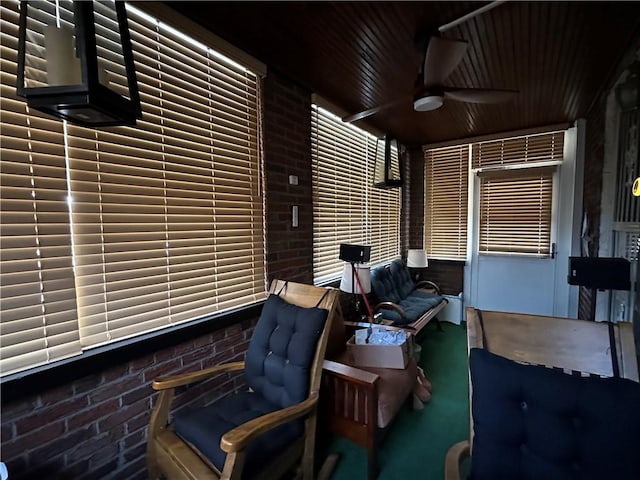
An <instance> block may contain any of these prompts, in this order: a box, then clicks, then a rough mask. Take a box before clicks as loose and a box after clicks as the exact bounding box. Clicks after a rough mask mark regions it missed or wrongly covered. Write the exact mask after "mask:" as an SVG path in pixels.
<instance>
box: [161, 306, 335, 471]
mask: <svg viewBox="0 0 640 480" xmlns="http://www.w3.org/2000/svg"><path fill="white" fill-rule="evenodd" d="M327 313H328V312H327V310H325V309H322V308H302V307H298V306H296V305H292V304H289V303H287V302H286V301H284V300H283V299H281V298H280V297H278V296H277V295H270V296H269V297H268V298H267V301H266V302H265V304H264V307H263V309H262V314H261V315H260V320H259V321H258V323H257V325H256V328H255V329H254V332H253V336H252V337H251V342H250V344H249V349H248V350H247V355H246V359H245V376H246V380H247V384H248V385H249V387H251V389H252V391H249V392H241V393H236V394H231V395H228V396H226V397H224V398H222V399H220V400H218V401H216V402H214V403H213V404H211V405H209V406H207V407H204V408H198V409H192V410H187V411H185V412H181V413H180V414H178V415H176V416H175V418H174V420H173V422H172V425H173V429H174V431H175V432H176V433H177V434H178V435H179V436H181V437H182V438H184V439H185V440H186V441H188V442H189V443H191V444H193V445H194V446H195V447H196V448H197V449H198V450H199V451H200V452H201V453H202V454H203V455H204V456H205V457H207V458H208V459H209V460H210V461H211V462H212V463H213V464H214V465H215V466H216V467H217V468H218V469H220V470H221V469H222V468H223V467H224V462H225V458H226V453H225V452H224V451H222V449H221V448H220V440H221V438H222V436H223V435H224V434H225V433H226V432H228V431H229V430H231V429H233V428H235V427H236V426H238V425H241V424H243V423H245V422H247V421H249V420H252V419H254V418H257V417H259V416H262V415H264V414H266V413H269V412H273V411H275V410H280V409H282V408H285V407H289V406H291V405H294V404H296V403H299V402H301V401H303V400H305V399H306V398H307V396H308V394H309V379H310V373H311V372H310V368H311V364H312V362H313V357H314V355H315V351H316V344H317V342H318V338H319V337H320V334H321V332H322V329H323V328H324V324H325V322H326V319H327ZM302 433H303V420H298V421H295V422H290V423H287V424H284V425H282V426H280V427H278V428H275V429H273V430H270V431H268V432H266V433H264V434H263V435H261V436H260V437H258V438H257V439H256V440H254V441H253V442H252V443H251V444H250V445H249V446H248V447H247V450H246V455H247V457H246V463H245V470H244V474H243V478H252V476H254V475H255V474H257V473H259V472H260V469H261V467H262V466H263V465H264V464H265V462H266V461H267V460H270V459H272V458H273V457H274V455H276V454H277V453H278V452H279V451H281V450H282V449H284V448H285V447H286V446H287V445H289V444H290V443H291V441H293V440H295V439H296V438H297V437H299V436H300V435H302Z"/></svg>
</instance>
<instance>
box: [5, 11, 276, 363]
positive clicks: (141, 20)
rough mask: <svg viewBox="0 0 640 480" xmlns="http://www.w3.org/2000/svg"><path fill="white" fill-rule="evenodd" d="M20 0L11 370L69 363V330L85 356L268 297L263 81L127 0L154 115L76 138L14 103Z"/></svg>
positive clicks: (8, 214)
mask: <svg viewBox="0 0 640 480" xmlns="http://www.w3.org/2000/svg"><path fill="white" fill-rule="evenodd" d="M17 8H18V7H17V2H16V3H12V4H10V5H8V6H6V7H5V2H3V4H2V22H3V23H2V130H3V131H2V135H3V140H2V147H3V151H2V176H1V177H0V178H1V181H2V235H3V237H2V245H1V251H0V252H1V254H2V332H1V334H2V351H1V352H2V362H3V363H2V374H6V373H9V372H10V371H13V370H19V369H24V368H27V367H30V366H34V365H36V364H39V363H45V362H48V361H52V360H54V359H56V358H59V357H60V356H61V354H59V353H58V352H57V351H55V352H54V353H51V350H52V347H55V346H56V343H55V342H57V341H58V338H60V339H64V340H65V342H66V343H67V344H68V345H69V347H71V346H72V347H73V349H71V350H69V349H66V350H65V351H64V354H65V355H68V354H71V353H80V346H81V345H82V347H83V348H90V347H94V346H97V345H100V344H104V343H108V342H113V341H116V340H120V339H124V338H127V337H131V336H133V335H137V334H140V333H144V332H149V331H152V330H155V329H160V328H163V327H166V326H169V325H173V324H178V323H182V322H186V321H189V320H193V319H196V318H201V317H203V316H208V315H211V314H215V313H217V312H222V311H225V310H228V309H232V308H235V307H239V306H242V305H247V304H250V303H252V302H255V301H257V300H261V299H263V298H264V296H265V267H264V262H265V258H264V240H263V239H264V225H263V198H262V174H261V168H262V167H261V165H262V164H261V162H262V160H261V152H260V141H259V138H260V122H259V118H260V108H261V107H260V102H261V99H260V97H261V94H260V79H259V78H258V77H257V76H256V75H255V74H254V73H252V72H250V71H248V70H247V69H246V68H244V67H242V66H240V65H238V64H236V63H235V62H233V61H230V60H228V59H226V58H224V57H221V56H220V55H219V54H217V53H216V52H215V51H213V50H211V49H209V48H206V47H204V46H203V45H201V44H198V43H195V42H193V41H191V40H190V39H188V38H186V37H184V36H183V35H181V34H180V33H179V32H177V31H175V30H173V29H172V28H170V27H168V26H167V25H165V24H162V23H160V22H158V21H156V20H154V19H153V18H150V17H149V16H147V15H145V14H143V13H142V12H140V11H139V10H136V9H135V8H131V6H130V5H127V9H128V16H129V26H130V30H131V36H132V42H133V48H134V57H135V62H136V71H137V77H138V83H139V88H140V95H141V99H142V108H143V120H141V121H139V122H138V124H137V126H136V127H111V128H106V129H100V130H94V129H87V128H81V127H77V126H73V125H68V127H67V135H66V137H65V134H64V132H63V123H62V122H60V121H57V120H53V119H47V118H43V117H40V116H38V115H33V114H31V115H29V114H25V109H26V106H25V103H24V102H23V101H21V100H18V99H16V98H15V57H16V53H15V49H16V46H17V40H16V36H17ZM104 45H105V47H104V48H108V42H107V43H104ZM105 58H106V59H107V60H106V61H107V64H106V65H105V68H106V69H107V71H108V72H109V80H110V82H111V83H112V86H113V85H114V84H115V85H116V88H119V87H118V86H117V85H118V84H120V85H122V83H123V81H124V78H123V77H122V76H120V75H118V73H117V69H116V68H111V66H110V65H109V60H108V55H105ZM65 138H66V142H67V144H68V151H67V155H66V157H65ZM9 139H11V141H9ZM65 162H67V163H68V168H65ZM68 194H70V198H71V200H72V201H71V202H67V196H68ZM71 234H73V235H72V236H71ZM5 236H6V237H7V238H6V239H5ZM72 238H73V242H72ZM72 247H73V254H74V256H73V262H74V263H75V271H74V269H73V268H72ZM14 270H15V273H14ZM9 272H11V274H9ZM51 292H52V293H51ZM65 295H66V296H68V299H67V298H66V297H65ZM76 299H77V300H76ZM64 302H67V303H64ZM76 303H77V311H76ZM63 304H64V309H63V307H62V305H63ZM24 322H26V323H24ZM18 323H20V325H24V328H22V327H21V326H19V325H18ZM52 325H53V326H52ZM67 326H69V333H67V331H66V330H63V327H65V328H66V327H67ZM41 331H44V335H43V338H44V339H38V338H37V335H36V334H39V332H41ZM14 339H15V340H14ZM9 342H11V343H9ZM29 344H33V345H34V347H33V348H30V350H31V351H30V352H26V356H30V357H31V358H29V359H28V360H27V361H25V362H21V363H18V361H13V360H11V357H10V356H9V354H11V355H13V356H14V357H16V358H18V357H19V356H20V355H22V354H23V353H22V350H24V349H26V348H27V347H28V345H29ZM45 347H47V348H46V349H45ZM14 350H16V351H17V353H15V354H14V353H13V352H14ZM10 362H13V363H10ZM8 368H11V369H12V370H8Z"/></svg>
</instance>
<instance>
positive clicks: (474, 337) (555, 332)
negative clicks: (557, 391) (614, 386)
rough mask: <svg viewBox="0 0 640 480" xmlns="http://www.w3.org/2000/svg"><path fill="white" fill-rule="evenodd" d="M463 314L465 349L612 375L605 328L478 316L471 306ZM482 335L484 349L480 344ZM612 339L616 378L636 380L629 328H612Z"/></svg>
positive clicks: (548, 319)
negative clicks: (618, 372) (466, 337)
mask: <svg viewBox="0 0 640 480" xmlns="http://www.w3.org/2000/svg"><path fill="white" fill-rule="evenodd" d="M466 313H467V329H468V334H467V335H468V347H469V349H471V348H473V347H479V348H482V347H488V350H489V351H490V352H492V353H495V354H496V355H500V356H502V357H506V358H509V359H511V360H515V361H518V362H523V363H529V364H534V365H546V366H549V367H556V368H561V369H563V370H566V371H573V372H582V373H585V374H594V375H599V376H604V377H611V376H613V361H612V356H611V347H610V343H609V327H608V325H607V324H606V323H602V322H592V321H587V320H574V319H570V318H561V317H549V316H542V315H529V314H522V313H508V312H495V311H488V310H482V311H479V310H476V309H475V308H472V307H468V308H467V312H466ZM480 316H481V317H482V322H481V321H480ZM483 331H484V338H485V339H486V341H487V343H488V345H484V341H483ZM613 339H614V344H615V352H616V354H617V359H618V365H619V368H620V376H621V377H623V378H629V379H631V380H635V381H638V364H637V359H636V356H635V346H634V340H633V327H632V325H631V324H630V323H626V322H624V323H617V324H614V325H613Z"/></svg>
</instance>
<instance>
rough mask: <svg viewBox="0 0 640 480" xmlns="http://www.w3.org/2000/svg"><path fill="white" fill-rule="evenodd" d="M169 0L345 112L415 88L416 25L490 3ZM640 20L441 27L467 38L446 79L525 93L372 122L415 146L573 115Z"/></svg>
mask: <svg viewBox="0 0 640 480" xmlns="http://www.w3.org/2000/svg"><path fill="white" fill-rule="evenodd" d="M168 3H169V4H170V5H171V6H172V7H173V8H175V9H176V10H178V11H180V12H181V13H183V14H184V15H186V16H187V17H189V18H191V19H193V20H194V21H196V22H199V23H200V24H201V25H203V26H204V27H206V28H207V29H209V30H211V31H212V32H214V33H216V34H217V35H219V36H220V37H222V38H224V39H225V40H227V41H229V42H231V43H232V44H234V45H236V46H237V47H240V48H241V49H243V50H245V51H246V52H248V53H250V54H251V55H253V56H255V57H256V58H258V59H260V60H261V61H263V62H264V63H266V64H267V66H268V67H269V68H270V69H273V70H275V71H278V72H280V73H281V74H285V75H286V76H288V77H290V78H291V79H293V80H295V81H296V82H298V83H300V84H301V85H303V86H305V87H306V88H308V89H309V90H310V91H312V92H316V93H318V94H319V95H321V96H323V97H324V98H326V99H328V100H329V101H331V102H332V103H334V104H336V105H338V106H339V107H341V108H343V109H344V110H345V111H346V112H348V113H356V112H359V111H361V110H365V109H368V108H371V107H374V106H376V105H379V104H383V103H387V102H390V101H392V100H394V99H396V98H398V97H402V96H405V95H408V94H410V93H411V92H412V90H413V86H414V82H415V80H416V77H417V75H418V70H419V68H420V65H421V62H422V61H423V55H424V52H421V51H420V50H419V49H417V48H416V46H415V42H414V36H415V34H416V32H418V31H419V30H424V29H426V30H428V31H434V32H435V31H437V28H438V27H439V26H440V25H443V24H445V23H448V22H451V21H453V20H456V19H458V18H460V17H462V16H463V15H465V14H466V13H469V12H471V11H474V10H476V9H478V8H479V7H481V6H482V5H485V4H486V2H168ZM639 26H640V3H639V2H620V3H618V2H591V1H588V2H521V1H511V2H506V3H503V4H501V5H499V6H497V7H496V8H494V9H492V10H490V11H489V12H486V13H483V14H481V15H480V16H478V17H475V18H473V19H471V20H468V21H466V22H464V23H462V24H460V25H459V26H456V27H454V28H451V29H450V30H447V31H446V32H444V33H443V34H442V36H444V37H448V38H462V39H465V40H467V41H468V42H469V48H468V50H467V53H466V55H465V56H464V58H463V60H462V62H461V63H460V65H459V67H458V68H456V69H455V70H454V71H453V73H452V74H451V75H450V76H449V77H448V79H447V80H446V85H455V86H462V87H487V88H507V89H515V90H518V92H519V93H518V94H517V96H516V97H515V98H514V99H513V100H510V101H509V102H507V103H503V104H491V105H487V104H469V103H460V102H456V101H449V100H445V104H444V106H443V107H441V108H440V109H438V110H435V111H432V112H421V113H420V112H414V111H413V108H412V106H411V102H410V101H409V102H407V103H406V104H402V105H399V106H396V107H394V108H390V109H387V110H385V111H382V112H380V113H378V114H376V115H374V116H372V117H370V118H368V119H367V120H365V121H366V122H368V123H369V124H370V125H372V126H373V127H375V128H376V129H378V130H380V131H383V132H388V133H391V134H393V135H395V136H397V138H399V139H400V140H401V141H402V142H403V143H405V144H407V145H424V144H428V143H435V142H440V141H446V140H452V139H461V138H467V137H471V136H476V135H484V134H489V133H496V132H503V131H510V130H518V129H523V128H530V127H538V126H545V125H550V124H555V123H561V122H572V121H574V120H575V119H577V118H581V117H585V116H586V115H587V113H588V111H589V109H590V108H591V106H592V104H593V103H594V102H596V101H597V99H598V97H599V96H600V95H601V93H602V92H603V91H605V92H606V91H607V90H608V89H609V88H610V86H611V85H610V83H611V81H612V80H614V77H615V76H616V75H617V74H619V68H620V62H621V60H622V59H623V57H625V54H626V57H629V55H630V52H631V51H632V47H633V48H637V46H638V45H637V36H638V32H639Z"/></svg>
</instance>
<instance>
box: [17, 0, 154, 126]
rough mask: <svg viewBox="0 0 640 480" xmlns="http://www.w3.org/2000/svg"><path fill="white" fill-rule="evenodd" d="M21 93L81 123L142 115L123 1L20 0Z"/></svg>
mask: <svg viewBox="0 0 640 480" xmlns="http://www.w3.org/2000/svg"><path fill="white" fill-rule="evenodd" d="M17 68H18V70H17V85H16V90H17V94H18V95H19V96H21V97H23V98H25V99H26V100H27V104H28V105H29V107H31V108H34V109H36V110H39V111H41V112H44V113H47V114H49V115H53V116H55V117H58V118H61V119H64V120H67V121H69V122H71V123H74V124H77V125H80V126H84V127H106V126H113V125H135V123H136V120H137V119H139V118H142V111H141V108H140V96H139V93H138V84H137V81H136V74H135V70H134V64H133V52H132V50H131V39H130V37H129V27H128V23H127V15H126V9H125V4H124V2H122V1H114V0H108V1H71V0H58V1H22V2H21V3H20V24H19V32H18V67H17Z"/></svg>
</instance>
